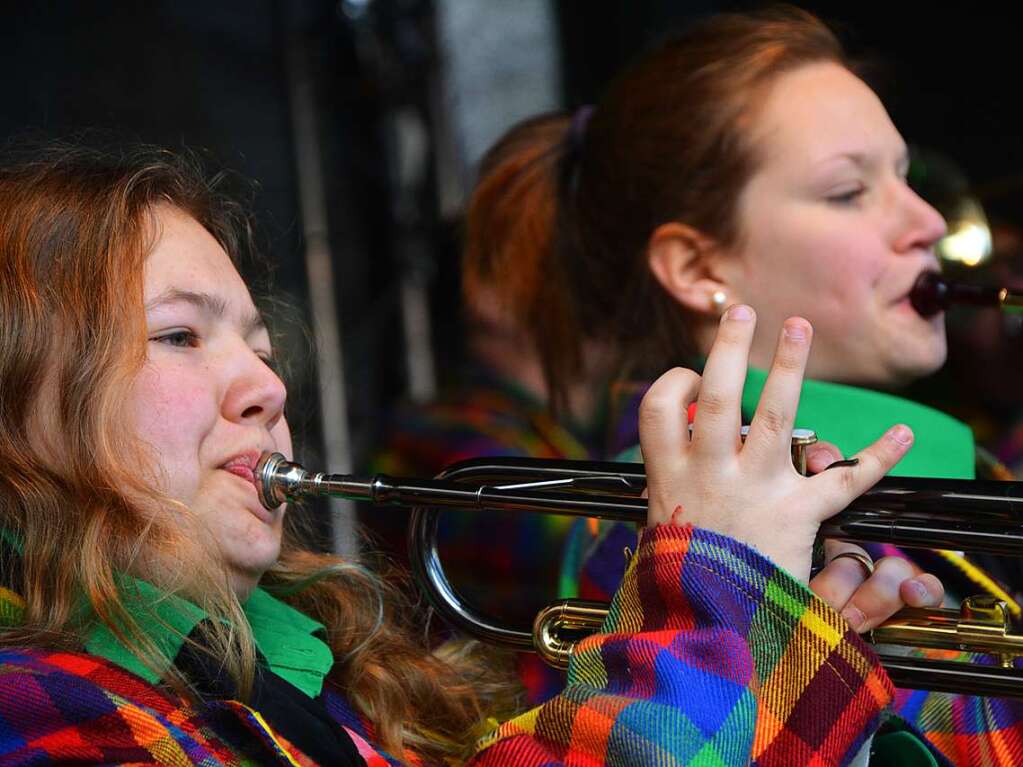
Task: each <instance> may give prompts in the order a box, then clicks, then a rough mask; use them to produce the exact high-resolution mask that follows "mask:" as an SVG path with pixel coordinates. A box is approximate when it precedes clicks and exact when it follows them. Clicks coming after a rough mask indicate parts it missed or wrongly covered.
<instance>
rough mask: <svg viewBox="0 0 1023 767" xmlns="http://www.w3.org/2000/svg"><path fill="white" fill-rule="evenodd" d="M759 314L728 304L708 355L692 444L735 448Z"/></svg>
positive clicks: (741, 305)
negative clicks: (750, 353)
mask: <svg viewBox="0 0 1023 767" xmlns="http://www.w3.org/2000/svg"><path fill="white" fill-rule="evenodd" d="M755 329H756V314H755V313H754V312H753V309H752V308H750V307H749V306H746V305H745V304H736V305H735V306H732V307H731V308H729V310H728V311H727V312H725V314H724V316H722V318H721V324H720V326H719V328H718V334H717V337H716V338H715V339H714V344H713V346H712V347H711V350H710V353H709V354H708V355H707V362H706V364H705V365H704V368H703V381H702V383H701V385H700V397H699V407H698V409H697V411H696V417H695V419H694V422H693V444H694V446H697V447H701V448H703V447H705V446H706V447H707V448H709V449H711V450H714V449H715V448H721V449H722V450H730V449H731V450H734V449H735V448H736V446H737V445H738V441H739V436H738V435H739V427H740V426H741V424H742V414H741V412H740V411H741V406H742V388H743V384H744V383H745V381H746V368H747V366H748V363H749V350H750V345H751V344H752V343H753V332H754V330H755Z"/></svg>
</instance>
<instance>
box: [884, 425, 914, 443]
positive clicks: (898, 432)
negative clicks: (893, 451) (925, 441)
mask: <svg viewBox="0 0 1023 767" xmlns="http://www.w3.org/2000/svg"><path fill="white" fill-rule="evenodd" d="M888 436H890V437H891V438H892V439H894V440H895V441H896V442H898V443H899V444H900V445H908V444H909V443H910V442H912V441H913V432H911V431H910V430H909V428H908V427H906V426H903V425H902V424H901V423H900V424H899V425H898V426H893V427H892V428H891V430H890V431H889V432H888Z"/></svg>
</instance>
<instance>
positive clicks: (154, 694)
mask: <svg viewBox="0 0 1023 767" xmlns="http://www.w3.org/2000/svg"><path fill="white" fill-rule="evenodd" d="M6 597H7V602H6V604H7V609H10V607H11V605H12V602H11V600H17V596H16V595H13V594H11V593H10V592H8V593H7V594H6ZM14 607H17V604H14ZM891 697H892V688H891V685H890V683H889V681H888V679H887V677H886V676H885V674H884V673H883V671H882V670H881V669H880V668H879V666H878V665H877V663H876V657H875V656H874V655H873V654H872V653H871V651H870V650H869V648H867V647H866V646H865V645H864V644H863V643H862V642H861V640H860V639H859V637H858V636H856V635H855V634H854V633H852V632H851V631H850V630H849V629H848V627H847V625H846V624H845V622H844V621H843V620H842V618H841V617H840V616H838V615H837V614H836V613H835V612H834V611H832V610H831V609H830V608H828V607H827V606H826V605H825V604H824V603H822V602H821V601H820V600H818V599H817V598H816V597H814V596H813V595H812V594H811V593H810V592H809V591H808V590H807V589H805V588H804V587H803V586H801V585H800V584H799V583H797V582H795V581H794V580H793V579H792V578H790V577H789V576H788V575H787V574H786V573H784V572H783V571H781V570H778V569H777V568H775V567H774V566H773V565H772V564H771V563H770V562H769V561H767V560H766V559H764V558H763V557H761V556H760V555H758V554H757V553H756V552H755V551H753V550H751V549H749V548H747V547H745V546H743V545H741V544H739V543H737V542H736V541H734V540H731V539H728V538H724V537H722V536H719V535H716V534H714V533H711V532H708V531H705V530H698V529H693V528H676V527H659V528H656V529H654V530H651V531H648V532H647V533H646V534H645V535H644V537H643V540H642V542H641V544H640V546H639V548H638V550H637V552H636V554H635V555H634V556H633V557H632V559H631V562H630V565H629V568H628V572H627V574H626V576H625V579H624V582H623V584H622V587H621V589H619V591H618V592H617V594H616V595H615V598H614V602H613V605H612V609H611V613H610V616H609V618H608V620H607V622H606V624H605V626H604V630H603V632H602V633H600V634H597V635H594V636H592V637H590V638H589V639H587V640H585V641H584V642H583V644H582V645H581V646H580V648H579V650H578V651H577V653H576V654H575V656H574V657H573V659H572V663H571V667H570V669H569V674H568V685H567V686H566V688H565V689H564V691H563V692H562V693H561V694H560V695H558V696H557V697H555V698H554V699H552V700H551V701H549V702H548V703H546V704H544V705H543V706H540V707H539V708H536V709H534V710H532V711H529V712H528V713H526V714H523V715H522V716H520V717H518V718H516V719H513V720H512V721H509V722H507V723H505V724H503V725H501V726H500V727H499V728H498V729H497V730H496V731H494V732H493V733H492V734H491V735H489V736H488V737H486V738H485V739H484V740H483V741H482V742H481V743H480V744H479V745H478V748H477V752H476V754H475V756H473V757H472V758H471V759H470V760H469V762H468V763H469V764H471V765H475V766H476V767H497V766H498V765H502V766H508V767H510V766H512V765H514V766H515V767H531V766H532V767H542V766H546V765H569V764H572V765H650V764H660V765H680V764H705V765H711V764H713V765H742V764H750V763H752V764H758V765H779V766H785V767H788V766H789V765H796V764H814V765H839V764H848V763H849V762H850V761H851V760H852V759H853V758H854V757H855V756H856V754H857V753H858V752H859V751H860V749H861V748H862V746H863V744H864V743H865V741H866V738H867V736H868V735H869V734H870V733H871V732H873V730H874V728H876V727H877V725H878V723H879V721H880V718H881V715H882V712H883V710H884V709H885V707H886V706H887V705H888V704H889V702H890V701H891ZM326 709H327V710H328V711H329V713H330V716H332V717H333V718H334V720H335V721H336V722H337V723H338V725H339V726H344V727H345V731H346V733H347V734H348V736H349V737H350V738H351V741H352V742H353V743H354V744H355V746H356V748H357V750H358V752H359V754H360V755H361V757H362V758H363V759H364V760H365V762H366V764H367V765H370V767H383V765H387V764H394V763H395V762H394V760H392V759H390V758H389V757H387V756H386V755H384V754H381V753H379V752H377V751H376V750H375V749H374V748H373V746H372V745H371V738H372V733H371V731H370V730H368V729H367V728H365V727H364V726H362V725H361V724H360V723H359V722H358V721H357V718H354V717H353V716H352V713H351V709H350V708H349V707H348V706H347V705H346V704H345V702H344V700H343V696H341V695H340V694H339V693H338V692H337V691H334V693H333V694H332V696H331V697H330V698H328V700H327V703H326ZM412 761H414V760H412ZM53 762H63V763H75V764H81V765H87V764H151V765H210V766H212V765H247V764H285V765H287V764H291V765H295V764H310V763H312V762H311V760H310V759H309V758H308V757H307V756H306V755H304V754H302V753H301V752H300V751H299V750H298V749H296V748H295V747H294V746H293V745H292V744H290V743H289V742H288V741H287V740H285V739H284V738H282V737H281V736H280V735H279V733H277V732H275V731H274V730H273V729H272V728H271V727H270V726H269V725H267V723H266V721H265V719H264V717H262V716H261V715H260V713H259V712H258V711H255V710H253V709H251V708H247V707H245V706H243V705H241V704H239V703H237V702H234V701H230V700H211V701H208V702H205V703H202V704H195V705H193V704H189V703H187V702H185V701H184V700H182V699H180V698H178V697H176V696H174V695H172V694H170V693H168V692H166V691H164V690H162V689H160V688H158V687H156V686H153V685H150V684H148V683H146V682H144V681H143V680H141V679H140V678H138V677H136V676H134V675H132V674H130V673H128V672H126V671H123V670H121V669H120V668H118V667H117V666H115V665H113V664H111V663H109V662H106V661H103V660H101V659H98V658H96V657H94V656H90V655H86V654H83V653H72V652H53V651H40V650H19V649H14V648H8V649H4V650H2V651H0V764H4V765H26V766H27V765H39V764H45V763H53Z"/></svg>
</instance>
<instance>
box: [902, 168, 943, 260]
mask: <svg viewBox="0 0 1023 767" xmlns="http://www.w3.org/2000/svg"><path fill="white" fill-rule="evenodd" d="M901 191H902V194H901V199H900V201H899V205H898V211H899V214H900V215H899V218H900V227H899V231H898V234H897V236H896V242H895V249H896V251H897V252H899V253H905V252H909V251H912V250H930V249H931V248H933V247H934V244H935V243H936V242H937V241H938V240H940V239H941V238H942V237H944V236H945V232H946V231H947V230H948V228H947V227H946V225H945V219H944V218H942V215H941V214H940V213H938V211H936V210H935V209H934V208H933V207H932V206H931V205H930V204H929V203H928V202H927V201H925V200H924V199H923V198H922V197H920V195H918V194H917V193H916V192H914V191H913V190H912V189H910V188H909V186H906V185H903V188H902V190H901Z"/></svg>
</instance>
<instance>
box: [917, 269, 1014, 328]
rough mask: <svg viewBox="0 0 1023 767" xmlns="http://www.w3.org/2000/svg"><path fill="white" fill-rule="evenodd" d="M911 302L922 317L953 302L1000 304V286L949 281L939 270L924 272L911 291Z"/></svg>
mask: <svg viewBox="0 0 1023 767" xmlns="http://www.w3.org/2000/svg"><path fill="white" fill-rule="evenodd" d="M909 302H910V303H911V304H912V305H913V308H914V309H916V311H917V313H918V314H920V316H921V317H933V316H934V315H935V314H937V313H938V312H943V311H945V310H946V309H948V307H949V306H951V305H952V304H969V305H972V306H999V304H1000V303H1001V299H1000V297H999V288H991V287H982V286H979V285H963V284H961V283H958V282H949V281H948V280H946V279H945V278H944V277H942V276H941V275H940V274H938V273H937V272H924V273H923V274H921V275H920V276H919V277H917V280H916V282H915V283H913V289H912V290H911V291H909Z"/></svg>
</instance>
